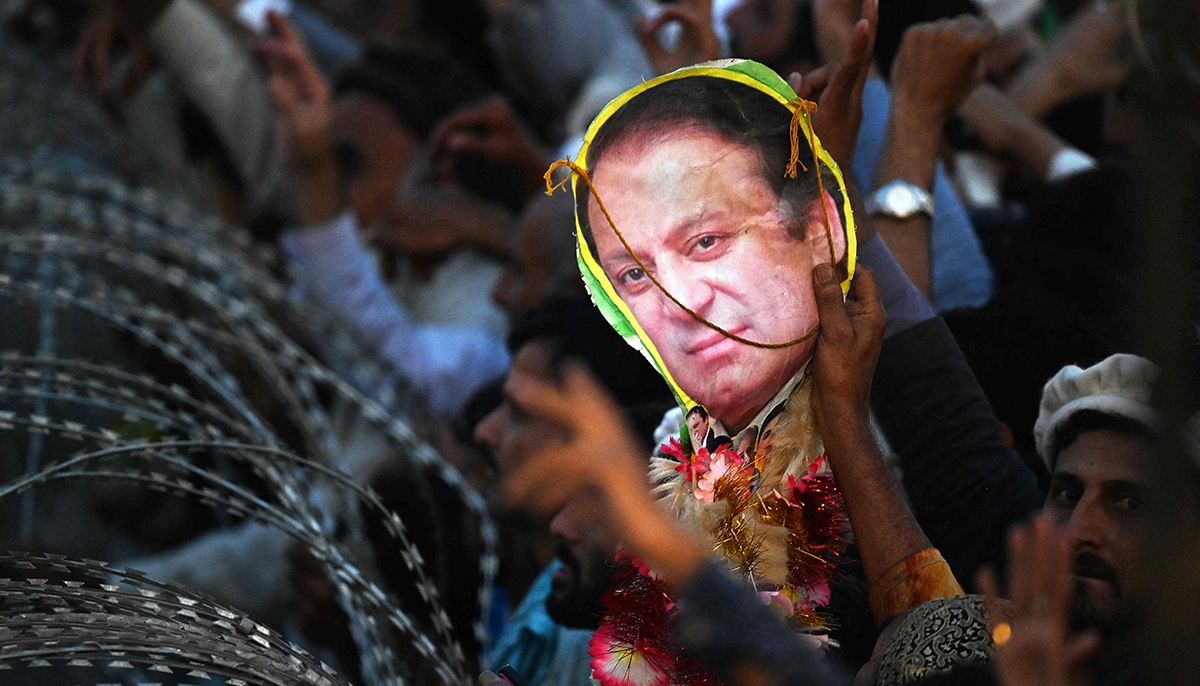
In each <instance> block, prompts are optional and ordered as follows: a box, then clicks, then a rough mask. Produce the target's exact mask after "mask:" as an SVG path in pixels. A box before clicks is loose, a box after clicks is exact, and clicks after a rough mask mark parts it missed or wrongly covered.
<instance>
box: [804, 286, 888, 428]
mask: <svg viewBox="0 0 1200 686" xmlns="http://www.w3.org/2000/svg"><path fill="white" fill-rule="evenodd" d="M813 288H814V292H815V294H816V298H817V312H818V313H819V315H820V317H821V331H820V333H819V334H818V336H817V347H816V351H815V352H814V353H813V379H814V381H815V382H816V388H817V397H818V401H817V404H816V414H817V421H818V422H820V426H821V427H822V431H823V432H831V431H833V430H834V427H839V426H845V425H846V423H847V422H865V421H866V418H867V403H868V401H869V399H870V393H871V377H872V375H873V374H874V372H875V362H876V360H878V359H879V350H880V348H881V347H882V345H883V330H884V328H885V326H886V325H887V316H886V314H885V313H884V309H883V303H882V302H880V300H879V290H878V289H877V288H876V287H875V274H874V273H873V272H872V271H871V270H870V269H868V268H867V267H864V266H862V265H859V266H858V268H857V269H856V271H855V273H854V281H853V282H851V284H850V298H849V299H843V297H842V287H841V284H840V283H839V280H838V277H837V274H836V272H835V271H834V269H833V268H832V267H831V266H830V265H828V264H822V265H818V266H817V268H816V269H814V270H813Z"/></svg>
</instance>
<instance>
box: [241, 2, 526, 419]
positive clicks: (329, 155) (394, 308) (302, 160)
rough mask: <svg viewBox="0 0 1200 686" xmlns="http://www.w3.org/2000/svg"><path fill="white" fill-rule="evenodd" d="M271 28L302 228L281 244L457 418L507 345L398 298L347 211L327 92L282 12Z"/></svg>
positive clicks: (275, 83)
mask: <svg viewBox="0 0 1200 686" xmlns="http://www.w3.org/2000/svg"><path fill="white" fill-rule="evenodd" d="M270 22H271V26H272V32H273V34H274V40H272V41H270V42H268V43H265V44H263V45H262V46H261V51H262V54H263V56H264V57H265V58H266V60H267V64H268V66H269V67H270V69H271V81H270V83H271V95H272V96H273V97H274V99H275V102H276V104H277V106H278V108H279V112H280V115H281V119H282V121H283V122H284V123H285V127H286V132H287V137H286V148H287V150H288V157H289V159H290V161H291V164H292V168H293V169H294V171H295V175H296V178H297V180H298V185H299V198H298V200H299V202H298V205H299V208H300V215H301V220H302V224H303V225H302V226H301V227H300V228H298V229H296V230H293V231H289V232H285V234H284V236H283V238H282V242H283V248H284V252H285V253H286V254H287V256H288V258H289V261H290V262H291V266H292V268H293V272H294V275H295V277H296V278H297V280H298V285H299V286H300V287H302V288H304V289H307V290H308V291H310V292H311V293H312V294H313V295H315V296H317V298H318V301H319V302H320V303H321V304H323V305H324V306H326V307H329V308H331V309H332V310H333V311H334V313H335V314H336V315H337V316H338V318H339V319H341V320H342V321H344V322H346V323H348V324H349V325H350V326H351V327H353V328H354V329H355V330H356V331H357V332H358V333H359V334H360V336H361V338H363V339H365V341H366V342H368V344H370V345H371V346H372V347H374V348H376V350H377V352H378V354H379V356H380V357H381V358H382V359H383V360H384V361H385V362H386V363H388V364H389V365H391V366H392V367H393V368H394V369H396V370H397V371H398V372H400V373H402V374H403V375H404V376H405V377H406V378H407V379H408V381H409V382H410V383H411V384H412V385H413V386H414V387H415V389H416V390H417V391H419V392H420V393H422V395H424V397H425V399H426V401H427V402H428V404H429V406H430V410H431V411H433V413H434V414H436V415H449V414H451V413H453V412H455V411H457V409H458V408H459V407H460V406H461V405H462V403H463V402H465V401H466V399H467V398H468V397H469V396H470V394H471V393H472V392H473V391H474V390H475V389H476V388H478V387H479V386H480V385H482V384H483V383H485V382H487V381H490V380H491V379H494V378H496V377H497V376H499V375H500V374H502V373H503V371H504V369H505V367H506V366H507V364H508V353H507V351H506V350H505V348H504V345H503V342H502V341H501V340H499V338H497V337H496V336H494V335H492V334H490V333H489V332H487V331H486V330H485V329H483V328H475V327H454V326H438V325H430V324H419V323H416V322H414V321H413V320H412V318H411V317H410V316H409V314H408V312H407V311H405V309H404V307H403V306H401V305H400V303H399V302H398V301H397V300H396V298H395V296H394V295H393V294H392V292H391V290H390V289H389V288H388V287H387V284H386V283H384V281H383V278H382V276H381V275H380V273H379V268H378V266H377V265H376V263H375V260H374V259H373V257H372V256H371V254H370V253H369V252H368V251H367V249H366V247H365V246H364V245H363V244H362V241H361V239H360V238H359V226H358V222H357V219H356V218H355V215H354V213H353V212H351V211H343V209H342V208H343V205H344V203H343V199H342V195H341V185H340V182H339V179H338V174H337V168H336V164H335V162H334V154H333V136H332V125H333V115H332V107H331V105H330V102H329V89H328V87H327V86H326V84H325V82H324V80H323V79H322V77H321V75H320V73H319V72H318V71H317V69H316V66H315V65H313V63H312V61H311V60H310V59H309V57H308V55H307V53H306V51H305V49H304V46H303V44H302V43H301V42H300V39H299V37H298V36H297V35H296V33H295V31H294V30H293V29H292V27H291V26H290V25H289V24H288V23H287V22H286V21H285V20H284V19H283V17H281V16H279V15H277V14H272V15H270Z"/></svg>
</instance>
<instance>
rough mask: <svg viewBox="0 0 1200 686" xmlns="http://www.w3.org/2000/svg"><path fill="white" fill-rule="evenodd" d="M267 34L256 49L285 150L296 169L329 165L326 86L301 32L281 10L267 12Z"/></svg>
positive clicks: (330, 110) (330, 117) (329, 106)
mask: <svg viewBox="0 0 1200 686" xmlns="http://www.w3.org/2000/svg"><path fill="white" fill-rule="evenodd" d="M267 24H268V26H269V27H270V29H271V37H270V38H269V39H267V40H264V41H261V42H260V43H258V44H257V45H256V46H255V48H256V50H257V52H258V53H259V55H261V56H262V58H263V60H264V61H265V62H266V65H267V69H268V71H269V72H270V81H269V84H270V90H271V97H272V98H273V99H274V100H275V106H276V107H277V108H278V109H279V115H280V119H281V120H282V122H283V127H282V128H283V133H284V136H285V141H286V142H285V145H284V150H285V153H284V154H285V155H287V157H288V161H289V163H290V164H291V165H292V166H293V167H295V168H297V169H298V170H301V171H303V170H305V169H308V168H313V167H320V166H325V165H329V166H332V165H333V104H332V102H331V101H330V95H329V86H328V84H326V83H325V79H324V78H323V77H322V76H321V72H320V71H318V70H317V67H316V64H314V63H313V61H312V58H311V57H309V55H308V50H307V49H306V48H305V46H304V42H303V41H302V40H301V38H300V35H299V34H298V33H297V32H296V29H295V28H294V27H293V26H292V25H291V23H289V22H288V20H287V19H285V18H284V17H283V15H281V14H279V13H278V12H270V13H268V14H267Z"/></svg>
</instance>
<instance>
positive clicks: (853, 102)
mask: <svg viewBox="0 0 1200 686" xmlns="http://www.w3.org/2000/svg"><path fill="white" fill-rule="evenodd" d="M878 25H879V0H864V1H863V3H862V18H861V19H859V20H858V21H857V22H856V23H854V25H853V29H852V30H851V33H850V38H849V43H848V47H847V48H846V51H845V53H844V54H842V55H841V57H840V59H839V60H838V61H837V62H835V63H830V64H827V65H825V66H823V67H820V68H818V69H816V70H814V71H812V72H810V73H809V74H808V75H807V76H800V75H799V74H792V76H791V77H790V78H789V79H788V83H789V84H790V85H791V86H792V90H794V91H796V94H797V95H799V96H800V97H801V98H804V99H805V100H813V101H815V102H816V103H817V111H816V113H815V114H814V115H813V118H812V124H813V130H814V131H815V132H816V134H817V138H819V139H820V141H821V146H822V147H824V148H825V150H827V151H828V152H829V154H830V156H831V157H833V160H834V161H835V162H837V164H838V166H839V167H841V168H842V169H849V168H850V166H849V165H850V163H851V162H852V161H853V159H854V148H855V145H856V144H857V142H858V127H859V125H860V124H861V123H862V92H863V86H864V85H865V84H866V82H867V76H868V75H870V73H871V59H872V54H873V51H874V50H875V31H876V29H877V28H878Z"/></svg>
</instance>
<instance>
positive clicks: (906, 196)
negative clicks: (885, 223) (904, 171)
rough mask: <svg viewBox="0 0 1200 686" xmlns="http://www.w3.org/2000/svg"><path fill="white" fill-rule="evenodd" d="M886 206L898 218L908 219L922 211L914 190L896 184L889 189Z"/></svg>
mask: <svg viewBox="0 0 1200 686" xmlns="http://www.w3.org/2000/svg"><path fill="white" fill-rule="evenodd" d="M885 204H886V205H887V208H888V209H889V210H891V212H892V214H894V215H896V216H897V217H907V216H909V215H911V214H913V213H915V212H916V211H917V210H919V209H920V207H919V206H918V203H917V198H916V197H915V196H914V195H913V192H912V190H911V189H910V188H909V187H908V186H905V185H902V184H896V185H894V186H892V187H891V188H889V189H888V192H887V196H886V200H885Z"/></svg>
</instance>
